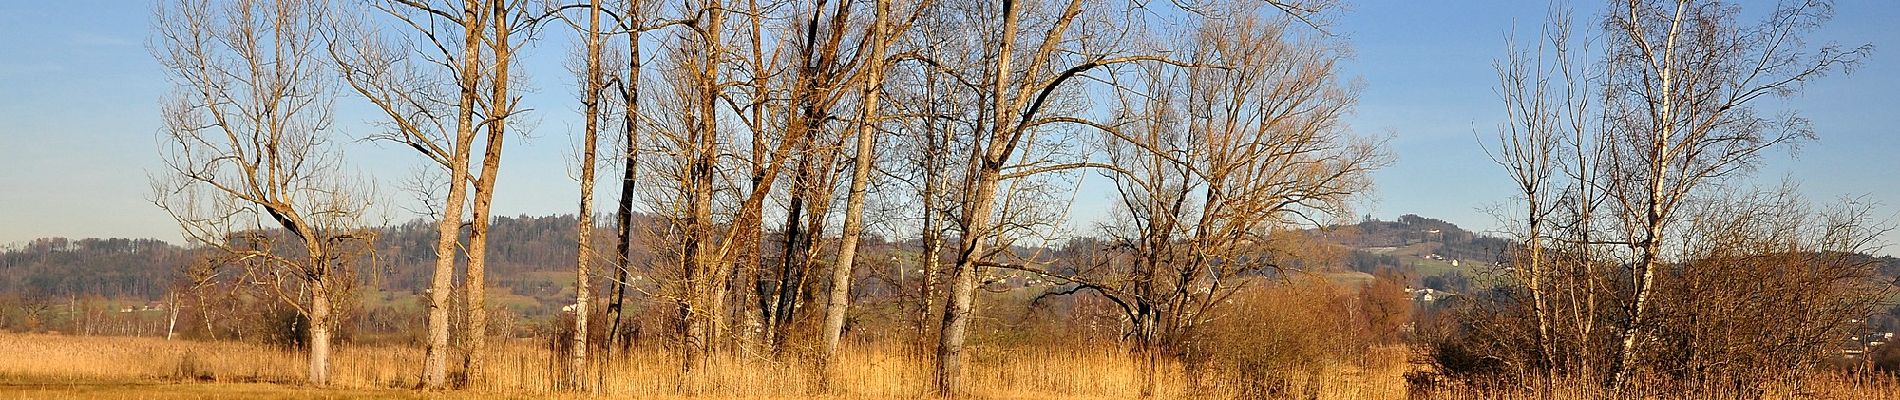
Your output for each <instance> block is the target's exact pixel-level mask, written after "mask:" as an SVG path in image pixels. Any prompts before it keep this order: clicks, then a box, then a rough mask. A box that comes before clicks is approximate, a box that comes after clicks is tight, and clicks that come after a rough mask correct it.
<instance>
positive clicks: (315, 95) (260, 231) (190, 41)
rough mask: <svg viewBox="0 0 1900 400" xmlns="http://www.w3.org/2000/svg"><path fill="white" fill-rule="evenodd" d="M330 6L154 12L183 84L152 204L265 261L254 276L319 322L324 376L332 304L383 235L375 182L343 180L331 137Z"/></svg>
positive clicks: (199, 4) (202, 4)
mask: <svg viewBox="0 0 1900 400" xmlns="http://www.w3.org/2000/svg"><path fill="white" fill-rule="evenodd" d="M331 12H332V10H331V8H330V5H329V3H327V2H324V1H295V0H277V1H236V2H211V1H178V2H175V3H169V4H168V5H166V6H163V7H161V8H160V10H159V12H158V15H157V18H156V22H157V25H158V30H157V32H158V33H157V36H158V37H157V39H156V40H157V43H158V46H157V49H156V50H155V52H156V53H157V54H156V56H157V57H158V59H159V62H160V63H161V64H162V65H164V66H165V67H166V68H167V69H168V70H169V72H170V73H171V79H172V82H173V83H174V84H175V85H177V88H178V90H177V91H176V92H174V94H172V95H171V96H170V97H169V98H168V100H167V101H166V103H165V104H164V113H163V115H164V125H165V128H164V132H165V136H164V137H165V139H166V140H165V142H166V143H168V144H169V145H170V146H169V148H168V149H167V150H166V152H165V153H164V158H165V160H166V165H167V166H168V167H169V172H168V173H166V174H165V175H163V176H156V177H154V178H153V188H154V192H155V194H156V196H157V198H156V200H155V201H154V203H155V204H157V205H158V206H159V207H160V208H163V209H165V210H166V211H167V212H168V213H170V214H171V215H172V217H173V218H174V219H176V220H178V222H179V225H180V227H181V228H183V230H184V234H185V236H186V237H188V238H191V239H192V240H193V241H194V242H196V243H199V244H202V245H205V246H209V247H213V248H216V249H218V250H220V251H222V252H224V253H226V254H230V255H231V257H232V258H233V259H237V260H256V261H258V263H257V264H258V265H262V266H265V268H264V269H263V270H261V271H256V272H257V273H260V274H263V276H267V277H270V278H274V279H273V280H272V281H271V282H273V283H272V285H271V287H272V288H273V289H275V292H276V294H277V295H278V297H279V298H281V299H282V300H284V303H285V304H287V305H290V306H291V307H293V308H294V309H295V310H296V311H297V313H298V314H299V315H301V316H303V317H304V318H306V319H307V320H308V322H309V335H310V336H309V342H308V343H309V351H310V368H309V378H310V381H311V382H313V383H316V384H318V385H323V384H327V383H328V382H329V377H330V352H331V336H332V333H333V330H334V329H335V327H336V324H337V317H336V315H335V311H336V310H335V305H334V302H335V301H336V300H337V299H338V296H339V295H342V294H344V293H347V292H346V290H347V288H348V287H349V281H350V275H349V274H348V271H349V270H350V268H351V265H353V264H355V263H357V262H359V261H360V259H359V253H355V251H356V249H362V248H367V247H368V246H369V245H370V244H371V243H373V240H374V236H373V235H371V234H369V233H368V232H366V231H365V230H364V228H365V227H366V224H365V223H364V221H363V220H362V218H363V216H364V214H365V211H366V209H367V208H368V207H369V204H370V203H369V199H368V195H369V194H368V189H367V188H365V187H363V186H360V185H358V184H354V183H352V181H351V179H350V178H349V177H346V176H344V174H343V172H342V171H341V168H342V156H341V153H340V152H339V150H338V149H337V148H335V147H334V145H333V144H332V143H331V142H330V140H331V137H332V136H331V135H333V134H334V133H333V131H332V130H331V113H332V111H331V109H332V106H333V103H334V101H335V97H336V92H335V89H334V76H333V75H330V74H329V71H328V70H327V69H325V68H324V67H323V63H321V62H320V61H319V60H320V58H319V56H320V53H319V51H321V49H322V48H323V42H322V39H321V38H323V37H325V36H326V34H325V32H324V29H325V28H326V27H327V26H329V25H328V23H329V20H328V19H329V18H330V13H331ZM279 238H287V239H289V242H291V243H294V246H293V248H294V250H290V251H280V249H278V248H276V246H275V243H278V242H277V239H279ZM292 284H294V285H296V286H297V287H299V288H301V289H302V290H299V291H298V293H300V294H292V293H290V292H288V290H287V289H286V286H289V285H292ZM305 296H307V298H306V297H305Z"/></svg>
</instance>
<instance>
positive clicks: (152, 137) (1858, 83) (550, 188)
mask: <svg viewBox="0 0 1900 400" xmlns="http://www.w3.org/2000/svg"><path fill="white" fill-rule="evenodd" d="M1577 3H1584V4H1585V5H1583V6H1580V8H1581V9H1579V10H1578V12H1577V14H1578V15H1579V16H1580V17H1582V16H1588V15H1590V14H1592V13H1593V12H1594V11H1596V10H1597V9H1598V8H1599V7H1598V6H1597V3H1594V2H1584V1H1577ZM1745 3H1746V5H1745V7H1751V8H1755V9H1760V8H1763V7H1766V6H1770V5H1771V4H1772V3H1771V2H1765V1H1755V2H1745ZM150 7H151V5H150V3H148V2H128V1H108V0H74V1H19V2H0V243H14V242H19V241H24V240H28V239H31V238H35V237H46V236H66V237H153V238H160V239H166V240H177V238H178V237H179V235H178V233H177V227H176V225H175V224H174V223H173V222H172V221H171V220H170V219H168V218H167V217H166V216H165V214H164V213H162V212H161V211H159V210H158V209H157V208H156V207H154V206H152V205H151V204H150V202H149V201H148V200H147V198H148V197H149V196H150V194H149V193H150V190H149V186H148V184H147V179H146V176H147V174H148V172H152V171H158V170H159V168H160V164H159V160H158V157H157V154H156V152H155V151H154V150H153V149H154V148H155V146H157V144H158V141H157V139H156V135H157V133H158V130H159V122H158V102H159V99H160V98H161V97H162V96H163V95H164V94H165V93H166V92H167V91H169V90H170V85H169V84H168V83H167V82H166V81H165V77H164V71H163V70H162V69H161V68H160V67H159V65H158V64H157V63H156V62H155V61H153V59H152V56H151V55H150V52H149V51H148V50H147V45H146V43H147V38H146V36H147V30H148V27H149V26H150V12H151V10H150ZM1837 11H1838V13H1837V16H1836V18H1835V19H1834V20H1833V21H1831V22H1830V23H1829V24H1828V25H1827V26H1826V27H1824V28H1823V29H1822V30H1821V31H1820V32H1818V33H1817V34H1816V37H1815V38H1816V42H1840V43H1844V44H1860V43H1871V44H1873V45H1875V46H1876V47H1877V48H1878V49H1877V50H1876V51H1875V53H1874V54H1873V56H1872V57H1871V58H1869V59H1867V60H1866V64H1865V65H1864V66H1863V67H1862V68H1861V69H1859V70H1858V71H1856V73H1855V74H1853V75H1851V76H1840V75H1835V76H1831V77H1828V78H1827V79H1824V80H1822V81H1820V82H1818V83H1815V84H1813V85H1810V86H1809V87H1808V88H1807V90H1806V91H1805V92H1804V93H1803V94H1802V95H1800V96H1798V97H1796V98H1792V99H1787V100H1785V101H1784V100H1780V99H1771V100H1770V101H1772V102H1776V103H1779V104H1785V105H1786V106H1787V107H1792V108H1795V109H1798V110H1801V112H1803V113H1804V114H1805V115H1806V116H1807V117H1809V118H1810V119H1812V120H1814V124H1815V127H1816V128H1817V130H1818V132H1819V133H1820V136H1821V139H1820V140H1819V141H1817V142H1812V143H1808V144H1806V145H1805V146H1803V148H1802V149H1801V151H1800V152H1799V153H1797V154H1794V155H1792V156H1791V155H1790V154H1789V153H1788V152H1785V151H1781V152H1775V153H1772V154H1771V156H1770V157H1771V161H1770V162H1769V163H1768V164H1767V165H1766V167H1764V168H1763V169H1762V171H1761V173H1760V175H1761V177H1760V179H1762V180H1763V181H1764V182H1767V183H1769V184H1773V183H1775V182H1778V181H1780V180H1782V179H1784V178H1785V179H1788V180H1792V181H1795V182H1799V183H1800V184H1801V186H1802V188H1803V189H1804V191H1805V192H1806V193H1807V194H1808V195H1809V196H1810V197H1811V198H1812V199H1814V200H1828V199H1832V198H1836V197H1840V196H1851V195H1866V196H1868V197H1869V198H1870V199H1873V200H1876V201H1880V202H1883V203H1885V204H1886V205H1885V206H1884V207H1883V208H1882V215H1883V216H1887V217H1889V218H1892V217H1894V215H1895V213H1896V210H1900V186H1897V185H1896V184H1900V178H1896V177H1895V174H1896V173H1900V157H1896V154H1895V152H1897V151H1900V135H1896V133H1900V132H1895V130H1896V128H1895V127H1900V108H1897V107H1896V105H1900V26H1896V24H1894V22H1895V21H1900V7H1896V6H1894V5H1893V4H1890V3H1887V2H1881V1H1844V2H1841V4H1839V5H1837ZM1544 14H1545V4H1544V3H1543V2H1540V1H1399V0H1382V1H1354V2H1351V4H1350V10H1348V11H1346V12H1345V13H1344V14H1342V15H1340V16H1339V17H1338V19H1337V21H1336V24H1335V25H1334V26H1333V29H1332V30H1333V31H1334V32H1335V33H1337V34H1340V35H1344V36H1345V37H1346V38H1347V39H1348V40H1349V41H1350V42H1351V43H1352V45H1353V46H1354V47H1355V49H1356V50H1355V54H1356V56H1355V57H1354V58H1353V59H1352V60H1351V61H1350V63H1349V64H1348V65H1347V66H1346V69H1345V72H1346V73H1347V75H1348V76H1353V77H1356V78H1357V79H1360V80H1362V81H1363V82H1364V83H1365V85H1366V86H1365V90H1364V92H1363V93H1362V97H1361V98H1360V105H1359V108H1358V112H1357V113H1356V114H1355V115H1354V116H1352V117H1351V119H1350V121H1351V125H1352V126H1353V128H1354V129H1355V130H1357V131H1358V132H1360V133H1364V134H1375V135H1390V137H1391V141H1390V144H1391V150H1392V152H1393V153H1394V154H1395V155H1396V156H1397V161H1396V163H1394V164H1393V165H1392V166H1391V167H1389V168H1387V169H1385V170H1382V171H1380V172H1378V173H1377V174H1376V181H1377V185H1378V189H1377V193H1376V194H1374V196H1373V197H1372V198H1371V199H1370V200H1369V201H1368V202H1367V203H1366V205H1365V207H1363V209H1364V212H1366V213H1370V214H1372V215H1373V216H1375V217H1379V218H1383V219H1392V218H1394V217H1397V216H1398V215H1401V214H1408V213H1409V214H1419V215H1422V216H1427V217H1433V218H1440V219H1445V220H1448V221H1451V222H1454V223H1458V224H1461V225H1464V226H1467V227H1470V228H1475V229H1489V228H1492V227H1494V226H1495V225H1496V223H1495V222H1494V220H1493V218H1492V217H1490V216H1489V215H1487V214H1485V213H1484V212H1482V211H1481V209H1482V208H1484V207H1486V206H1489V205H1493V204H1499V203H1502V202H1505V201H1507V200H1508V196H1509V194H1508V187H1509V186H1508V182H1507V181H1506V180H1505V176H1504V175H1503V172H1502V171H1501V170H1500V169H1498V168H1497V167H1496V166H1495V165H1494V164H1492V163H1491V162H1490V161H1488V159H1486V157H1485V155H1484V153H1483V151H1482V149H1480V148H1479V147H1478V146H1477V140H1478V138H1479V137H1489V135H1491V134H1492V132H1493V131H1494V129H1495V128H1496V127H1497V125H1498V123H1499V122H1501V120H1502V118H1503V113H1502V112H1501V106H1500V103H1499V101H1498V99H1497V96H1496V95H1495V91H1494V89H1493V87H1494V86H1495V78H1494V76H1493V72H1492V69H1491V68H1492V67H1491V63H1492V61H1493V60H1495V59H1497V58H1499V57H1501V56H1503V55H1504V38H1505V36H1506V34H1507V33H1509V32H1510V31H1511V30H1512V29H1513V27H1515V28H1516V29H1518V30H1519V31H1521V32H1524V33H1523V34H1521V35H1520V36H1529V35H1531V34H1532V33H1534V30H1535V29H1537V27H1538V25H1539V24H1540V23H1542V21H1543V16H1544ZM554 32H557V31H550V33H551V34H550V37H549V38H547V39H543V40H542V41H541V42H540V43H538V44H536V45H535V46H536V47H534V48H531V49H529V50H528V52H530V53H533V54H536V55H535V56H531V57H529V58H528V59H527V60H525V62H526V63H527V65H526V66H525V67H524V68H523V69H524V70H526V71H527V72H528V73H529V74H530V75H531V78H530V82H529V84H528V85H527V86H528V87H530V88H531V89H532V90H533V91H531V92H529V93H527V94H526V99H525V100H524V102H525V103H527V106H529V107H530V108H533V109H535V110H536V115H534V116H533V117H532V118H534V119H536V120H539V121H540V124H539V127H538V128H535V129H534V130H533V132H532V134H531V137H530V138H528V139H526V140H520V139H519V138H511V139H510V140H513V141H514V142H512V143H511V146H510V148H509V149H508V153H507V154H508V158H507V159H506V160H505V161H504V167H503V173H502V176H501V178H500V181H499V183H498V185H499V186H500V187H499V188H497V193H498V194H497V199H496V203H495V209H496V211H497V214H499V215H517V214H530V215H545V214H556V213H572V212H573V211H574V205H573V204H572V203H573V201H572V197H573V195H572V193H573V192H574V191H575V190H576V189H575V188H576V187H577V185H576V183H575V182H574V181H573V180H572V179H569V178H568V177H569V176H570V174H569V173H568V172H567V171H568V168H567V167H566V164H568V163H569V159H571V158H572V157H571V156H570V155H569V154H570V153H571V152H572V149H573V148H574V143H575V140H574V139H572V137H571V135H570V133H571V132H573V131H574V130H575V129H574V127H575V123H574V121H576V120H577V119H578V118H577V112H575V111H574V110H575V107H574V106H573V105H572V104H574V100H573V99H574V96H573V95H572V94H571V93H572V92H573V90H574V85H573V84H572V83H571V81H572V79H571V78H569V74H568V72H567V70H566V69H565V68H564V67H563V66H562V64H561V62H560V58H561V57H564V56H565V55H566V54H567V53H568V48H569V46H570V42H569V41H568V40H566V39H565V38H561V37H558V35H553V34H552V33H554ZM355 103H357V101H353V100H351V99H345V100H342V101H340V102H339V104H343V105H345V107H344V108H345V109H344V110H343V113H342V114H341V115H340V117H339V123H342V124H343V125H344V126H345V127H346V128H348V129H355V130H356V132H349V133H345V134H346V135H349V136H353V137H359V136H362V135H363V134H367V133H368V132H369V131H368V130H367V129H363V128H361V127H360V126H361V123H362V122H364V121H367V120H368V119H369V118H371V117H372V116H371V115H369V114H367V113H362V112H356V111H353V110H351V108H353V107H354V106H351V105H353V104H355ZM1775 107H1781V106H1779V105H1777V106H1775ZM348 151H349V152H350V159H351V161H352V163H353V164H354V165H355V166H354V168H355V169H357V170H360V171H363V172H364V173H366V174H368V175H372V176H374V177H375V178H376V179H378V180H379V181H382V182H384V183H394V182H398V181H400V180H401V179H403V177H404V176H405V175H406V174H408V171H409V170H410V168H411V167H412V166H413V165H414V164H415V162H416V157H414V156H413V155H412V154H410V152H409V151H408V150H406V149H401V148H395V147H392V146H387V145H376V144H355V145H351V146H350V147H349V148H348ZM384 194H385V195H388V196H390V197H394V198H402V196H403V195H402V193H399V192H396V191H394V190H385V193H384ZM1076 207H1077V210H1075V211H1074V213H1075V214H1076V215H1077V216H1083V215H1091V214H1099V213H1100V211H1099V210H1093V209H1095V208H1099V203H1092V202H1083V203H1080V204H1078V205H1077V206H1076ZM400 218H401V219H406V218H407V216H401V217H400ZM1887 241H1888V242H1900V236H1893V235H1890V236H1889V237H1888V239H1887ZM1886 253H1890V254H1891V253H1894V251H1893V249H1889V250H1888V251H1886Z"/></svg>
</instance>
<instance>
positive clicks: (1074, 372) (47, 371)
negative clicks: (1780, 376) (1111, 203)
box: [0, 334, 1900, 400]
mask: <svg viewBox="0 0 1900 400" xmlns="http://www.w3.org/2000/svg"><path fill="white" fill-rule="evenodd" d="M498 347H499V349H497V351H496V352H495V355H494V356H492V357H491V360H492V361H491V362H492V363H493V364H492V366H491V370H490V371H491V372H490V373H491V380H490V382H489V383H488V385H485V386H483V387H475V388H466V389H462V390H453V391H439V392H428V391H418V390H414V389H413V388H415V387H416V375H417V374H418V373H419V369H420V367H419V366H420V365H421V356H422V355H421V351H419V350H417V349H413V348H405V347H388V346H380V347H372V346H346V347H344V348H342V349H341V351H340V352H339V353H338V354H337V355H336V358H335V360H334V365H335V366H334V369H335V378H334V383H333V384H332V385H330V386H328V387H324V388H317V387H312V386H309V385H307V384H304V383H303V380H304V379H303V375H302V371H303V367H304V365H303V362H304V360H303V358H302V357H301V356H299V355H298V354H296V353H294V352H289V351H284V350H281V349H274V348H269V347H263V346H256V345H250V344H242V343H232V342H197V341H167V340H163V339H158V338H139V337H100V336H65V335H49V334H0V398H4V399H13V398H18V399H206V398H211V399H493V398H514V399H581V398H636V399H684V398H694V399H904V398H927V397H929V396H928V392H927V383H928V382H929V369H928V368H927V364H926V363H925V362H924V361H925V360H926V359H927V358H926V357H921V356H917V355H913V354H912V353H913V352H910V351H904V350H896V349H884V348H871V349H853V350H854V351H850V352H848V353H847V354H846V356H845V360H844V364H845V365H843V366H842V368H843V369H842V371H841V374H840V376H839V379H838V380H837V381H835V382H834V383H833V386H832V388H833V390H830V391H825V390H821V389H819V386H818V385H817V381H816V378H817V376H816V375H814V374H813V373H811V370H810V368H808V367H807V366H809V365H811V363H810V362H800V361H796V360H793V361H784V362H775V361H771V360H770V359H769V358H767V357H753V358H743V357H745V356H735V357H733V358H728V359H724V360H721V361H719V362H718V363H719V364H718V365H715V366H714V367H713V368H707V369H704V370H703V371H712V372H711V373H703V374H695V375H692V376H683V375H681V374H679V373H678V372H677V371H678V369H677V368H676V366H677V363H676V360H675V359H672V358H670V357H668V356H666V355H664V354H660V352H655V351H645V352H635V353H634V354H631V355H629V356H628V357H627V358H626V359H625V361H624V362H620V363H616V364H613V365H607V366H603V367H601V370H603V371H605V373H604V375H603V376H601V377H600V380H599V381H598V383H597V384H596V386H595V387H594V388H593V389H594V390H595V391H591V392H589V393H573V392H567V391H561V390H559V389H558V388H556V387H555V386H553V382H555V381H556V380H555V379H554V378H555V377H556V376H555V371H554V370H553V369H550V368H549V367H548V366H549V365H552V364H553V363H551V361H554V360H555V359H554V358H552V354H550V352H549V351H547V350H545V349H542V348H539V347H538V346H535V345H534V344H533V343H530V342H526V341H513V342H503V343H500V344H499V345H498ZM1055 349H1060V350H1000V349H991V348H977V349H975V350H976V352H975V354H973V356H972V357H971V364H972V365H971V366H970V370H969V375H968V383H969V385H968V386H969V389H970V391H971V393H970V395H971V396H970V397H972V398H979V399H1128V398H1138V397H1140V396H1139V394H1140V386H1141V380H1140V377H1141V376H1142V375H1141V374H1140V368H1138V366H1137V363H1136V362H1135V360H1134V359H1132V358H1130V357H1128V356H1127V355H1126V354H1124V353H1121V352H1118V351H1114V350H1106V349H1091V348H1089V347H1086V346H1081V347H1067V348H1064V347H1055ZM742 358H743V359H742ZM1406 358H1407V357H1406V353H1405V351H1404V350H1403V349H1400V348H1377V349H1374V350H1373V351H1371V352H1369V353H1367V354H1366V355H1365V356H1363V357H1361V358H1360V359H1359V360H1356V361H1350V362H1343V363H1335V364H1334V365H1329V366H1326V367H1323V368H1311V369H1305V370H1301V371H1293V372H1282V373H1279V374H1277V375H1278V376H1281V377H1284V379H1281V380H1278V381H1277V383H1275V384H1276V385H1279V386H1278V388H1277V389H1276V393H1278V395H1276V396H1269V398H1296V399H1315V400H1321V399H1406V398H1413V399H1417V398H1427V399H1440V398H1445V399H1601V398H1655V399H1704V398H1757V399H1900V383H1896V382H1895V381H1894V380H1893V379H1891V378H1867V377H1859V378H1856V377H1850V376H1847V375H1842V374H1837V373H1825V374H1821V375H1818V376H1815V377H1811V378H1804V379H1798V380H1792V381H1789V382H1781V383H1775V384H1771V385H1766V386H1765V389H1764V390H1762V391H1759V392H1750V393H1746V394H1741V395H1737V394H1732V393H1714V392H1707V391H1697V390H1683V389H1674V390H1671V389H1657V388H1641V389H1640V390H1641V393H1640V394H1636V395H1629V396H1625V395H1605V394H1604V393H1601V392H1592V391H1590V390H1588V389H1586V388H1584V387H1583V386H1579V385H1564V384H1556V385H1552V386H1547V387H1521V386H1519V387H1508V386H1507V387H1492V388H1489V389H1483V390H1475V389H1472V388H1470V387H1459V386H1455V385H1451V386H1440V387H1438V388H1436V389H1435V390H1432V391H1430V392H1424V393H1411V392H1408V388H1407V384H1406V382H1405V378H1404V375H1405V372H1406V371H1407V370H1409V369H1412V368H1416V367H1415V366H1412V365H1409V364H1407V363H1406V362H1405V360H1406ZM1190 378H1191V377H1188V376H1186V375H1184V373H1183V371H1182V369H1181V368H1180V367H1179V366H1178V365H1174V366H1168V367H1165V368H1164V370H1163V371H1162V373H1161V374H1159V375H1158V376H1157V384H1158V386H1157V389H1158V391H1157V392H1156V396H1155V398H1160V399H1174V398H1211V399H1218V398H1259V397H1260V396H1259V395H1257V394H1255V395H1240V393H1242V392H1241V390H1243V388H1240V387H1234V386H1232V385H1231V384H1227V383H1219V382H1213V383H1210V381H1219V380H1217V379H1205V378H1207V377H1201V378H1204V379H1201V381H1202V382H1201V383H1200V384H1198V385H1194V384H1190V383H1189V381H1190ZM1255 393H1258V392H1255Z"/></svg>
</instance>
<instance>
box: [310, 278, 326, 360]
mask: <svg viewBox="0 0 1900 400" xmlns="http://www.w3.org/2000/svg"><path fill="white" fill-rule="evenodd" d="M324 279H325V278H324V277H317V278H316V279H311V281H310V289H311V290H310V315H309V316H308V317H309V318H310V383H311V384H314V385H317V386H325V385H329V384H330V295H329V293H328V292H329V285H328V284H327V283H326V282H324Z"/></svg>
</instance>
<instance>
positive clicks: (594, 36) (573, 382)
mask: <svg viewBox="0 0 1900 400" xmlns="http://www.w3.org/2000/svg"><path fill="white" fill-rule="evenodd" d="M587 14H588V18H587V19H588V23H587V71H586V74H587V79H586V81H587V87H586V88H584V89H582V90H581V93H582V96H583V97H582V100H581V101H582V102H583V103H584V107H585V108H586V110H585V112H584V114H586V115H585V116H584V117H585V118H587V121H586V122H585V125H586V128H585V131H583V133H582V135H583V136H585V138H583V139H582V142H581V210H580V216H579V218H576V221H577V222H578V224H577V225H579V226H578V228H577V230H578V235H579V237H578V238H577V240H578V241H579V242H580V249H579V251H577V252H576V254H578V255H577V256H576V260H575V262H574V338H573V346H572V347H570V348H569V350H568V351H570V352H571V353H572V354H570V355H569V359H568V367H567V369H568V383H569V385H570V386H569V387H568V389H570V390H581V389H582V388H585V387H586V385H587V378H586V377H587V317H588V310H587V305H588V303H590V302H591V301H592V300H593V299H592V294H591V293H589V289H590V288H591V286H593V285H592V284H591V282H590V281H589V279H588V275H587V274H588V273H587V262H588V259H590V258H593V255H594V254H593V253H594V249H593V247H592V239H593V235H594V151H595V146H596V145H597V143H596V142H597V141H598V140H596V139H598V135H599V130H600V0H592V1H590V2H588V13H587Z"/></svg>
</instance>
